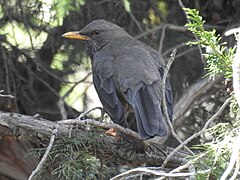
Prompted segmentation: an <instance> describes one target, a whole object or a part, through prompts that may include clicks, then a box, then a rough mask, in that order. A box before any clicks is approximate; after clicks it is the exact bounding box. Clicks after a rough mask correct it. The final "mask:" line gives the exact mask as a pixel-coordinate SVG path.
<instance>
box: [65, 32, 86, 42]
mask: <svg viewBox="0 0 240 180" xmlns="http://www.w3.org/2000/svg"><path fill="white" fill-rule="evenodd" d="M62 37H64V38H69V39H78V40H81V41H86V40H88V39H89V37H87V36H84V35H81V34H79V32H78V31H72V32H67V33H65V34H63V35H62Z"/></svg>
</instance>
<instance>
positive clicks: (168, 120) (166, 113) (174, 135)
mask: <svg viewBox="0 0 240 180" xmlns="http://www.w3.org/2000/svg"><path fill="white" fill-rule="evenodd" d="M176 53H177V49H173V51H172V54H171V56H170V58H169V61H168V64H167V66H166V68H165V70H164V75H163V89H162V91H163V98H162V99H163V110H164V114H165V118H166V120H167V123H168V126H169V128H170V131H171V134H172V136H173V137H174V138H175V139H176V140H177V141H179V142H180V143H182V140H181V139H180V138H179V137H178V135H177V134H176V133H175V131H174V128H173V126H172V123H171V121H170V119H169V115H168V110H167V103H166V97H165V91H166V79H167V75H168V71H169V69H170V67H171V64H172V63H173V61H174V58H175V55H176ZM185 148H186V150H187V151H188V152H189V153H190V154H192V155H194V153H193V152H192V151H191V150H190V149H189V148H187V147H185ZM163 166H165V164H164V165H163Z"/></svg>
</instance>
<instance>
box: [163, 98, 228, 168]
mask: <svg viewBox="0 0 240 180" xmlns="http://www.w3.org/2000/svg"><path fill="white" fill-rule="evenodd" d="M231 99H232V98H231V97H230V98H228V99H227V100H226V101H225V102H224V103H223V105H222V106H221V107H220V109H219V110H218V111H217V112H216V113H215V114H214V115H213V116H212V117H211V118H210V119H209V120H208V121H207V122H206V124H205V125H204V127H203V128H202V130H200V131H199V132H198V133H196V134H193V135H192V136H190V137H189V138H188V139H186V140H185V141H184V142H182V143H181V144H180V145H179V146H178V147H177V148H175V149H174V150H173V151H172V152H171V153H170V154H169V155H168V156H167V158H166V159H165V160H164V162H163V164H162V166H163V167H164V166H165V165H166V164H167V162H168V161H169V160H170V158H171V157H172V156H173V155H174V154H175V153H176V152H177V151H178V150H180V149H181V148H182V147H184V146H185V145H186V144H188V143H189V142H191V141H192V140H193V139H195V138H196V137H198V136H200V135H201V134H203V133H204V131H205V130H206V129H207V128H208V126H209V125H210V124H211V122H212V121H213V120H215V119H216V118H217V117H218V116H219V115H221V114H222V112H223V110H224V109H225V108H226V106H227V105H228V104H229V102H230V101H231Z"/></svg>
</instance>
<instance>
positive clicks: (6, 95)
mask: <svg viewBox="0 0 240 180" xmlns="http://www.w3.org/2000/svg"><path fill="white" fill-rule="evenodd" d="M3 92H4V90H0V97H2V98H11V99H13V98H14V96H13V95H8V94H2V93H3Z"/></svg>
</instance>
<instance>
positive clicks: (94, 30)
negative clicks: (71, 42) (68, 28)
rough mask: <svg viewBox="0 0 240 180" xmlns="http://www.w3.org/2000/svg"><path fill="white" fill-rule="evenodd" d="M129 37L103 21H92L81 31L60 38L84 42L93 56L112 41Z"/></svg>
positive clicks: (116, 27) (68, 33) (119, 29)
mask: <svg viewBox="0 0 240 180" xmlns="http://www.w3.org/2000/svg"><path fill="white" fill-rule="evenodd" d="M120 36H129V34H128V33H126V32H125V31H124V30H123V29H122V28H121V27H119V26H118V25H116V24H113V23H111V22H108V21H105V20H102V19H100V20H94V21H92V22H91V23H89V24H88V25H87V26H85V27H84V28H83V29H82V30H81V31H72V32H67V33H65V34H63V35H62V37H65V38H70V39H77V40H81V41H85V42H86V45H87V49H88V51H89V53H90V54H94V53H95V52H96V51H98V50H99V49H101V48H102V47H103V46H105V45H106V44H108V43H109V42H110V41H111V40H112V39H114V38H118V37H120Z"/></svg>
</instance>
